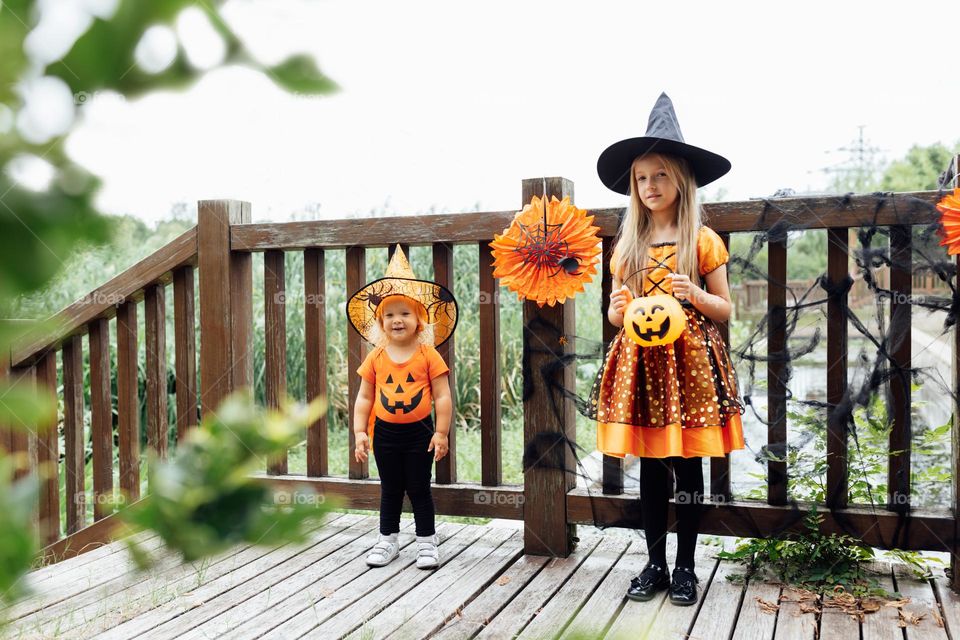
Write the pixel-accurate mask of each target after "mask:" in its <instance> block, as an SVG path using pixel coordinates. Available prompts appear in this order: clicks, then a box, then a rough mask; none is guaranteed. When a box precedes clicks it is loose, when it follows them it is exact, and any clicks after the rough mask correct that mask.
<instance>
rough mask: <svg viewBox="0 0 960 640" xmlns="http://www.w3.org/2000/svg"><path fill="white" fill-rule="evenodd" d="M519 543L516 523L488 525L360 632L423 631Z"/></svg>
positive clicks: (468, 595) (377, 635)
mask: <svg viewBox="0 0 960 640" xmlns="http://www.w3.org/2000/svg"><path fill="white" fill-rule="evenodd" d="M521 547H522V540H521V536H520V535H519V534H518V532H517V531H516V530H515V529H503V528H491V529H488V530H487V531H486V532H485V533H484V535H483V537H481V538H480V539H479V540H477V541H476V542H474V543H473V544H472V545H470V546H469V547H468V548H467V549H465V550H464V551H463V552H462V553H460V554H458V555H457V556H456V557H455V558H453V559H451V560H450V561H449V562H445V563H444V564H443V566H441V567H440V568H439V569H438V570H436V571H435V572H433V574H432V575H431V576H430V577H429V579H428V580H424V581H423V582H421V583H420V584H418V585H417V586H416V587H414V588H413V589H411V590H410V591H408V592H407V593H405V594H403V596H402V597H401V598H399V599H398V600H396V601H395V602H393V603H392V604H391V605H390V606H389V607H387V608H386V609H385V610H384V611H382V612H380V613H379V614H378V615H376V616H374V617H373V618H371V619H369V620H366V621H364V622H363V625H362V631H360V632H359V633H361V634H362V637H363V638H371V640H381V639H382V638H386V637H387V636H390V637H396V638H416V637H422V636H424V635H425V634H427V633H429V632H430V631H431V630H435V629H437V628H439V627H440V626H441V625H443V623H444V621H445V620H446V618H447V617H448V616H450V615H451V614H452V613H453V612H454V611H456V610H457V609H459V608H461V607H462V606H463V604H464V603H465V602H467V601H468V600H470V599H472V598H473V597H474V596H475V595H476V594H477V593H478V592H479V591H481V590H482V589H483V587H484V585H485V584H487V583H488V582H490V581H491V580H493V579H494V578H495V577H496V576H497V574H498V573H500V571H501V570H503V568H504V567H506V566H508V565H509V564H510V563H511V562H513V561H514V560H515V559H517V558H518V557H519V556H520V555H522V553H523V549H522V548H521ZM353 635H354V636H357V635H358V634H357V633H354V634H353Z"/></svg>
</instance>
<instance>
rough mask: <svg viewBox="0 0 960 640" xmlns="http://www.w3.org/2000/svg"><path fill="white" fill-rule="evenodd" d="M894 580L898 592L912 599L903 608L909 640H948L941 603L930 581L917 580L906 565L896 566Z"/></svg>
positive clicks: (905, 628)
mask: <svg viewBox="0 0 960 640" xmlns="http://www.w3.org/2000/svg"><path fill="white" fill-rule="evenodd" d="M893 579H894V583H895V586H896V589H897V591H898V592H900V594H901V595H902V596H904V597H905V598H910V602H908V603H907V604H905V605H903V607H902V608H901V611H903V616H904V618H906V620H905V623H906V626H905V627H904V630H905V631H906V634H907V640H948V636H947V630H946V628H944V625H943V616H942V614H941V613H940V603H939V602H937V595H936V592H935V591H934V587H933V585H932V584H931V583H930V581H929V580H917V579H916V578H914V577H913V575H912V574H911V573H910V572H909V570H908V569H907V567H906V566H904V565H894V567H893ZM938 620H939V622H938Z"/></svg>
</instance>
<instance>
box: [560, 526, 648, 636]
mask: <svg viewBox="0 0 960 640" xmlns="http://www.w3.org/2000/svg"><path fill="white" fill-rule="evenodd" d="M648 559H649V558H647V552H646V548H645V545H644V543H642V542H640V541H634V542H633V543H632V544H630V547H629V548H628V549H626V550H625V551H624V553H623V555H622V556H620V558H619V559H618V560H617V563H616V564H615V565H614V566H613V568H612V569H611V570H610V572H609V573H608V574H607V575H606V576H604V578H603V581H602V582H601V583H600V585H599V586H598V587H597V589H596V591H594V592H593V594H592V595H591V596H590V599H589V600H588V601H587V602H586V604H584V605H583V608H582V609H580V611H578V612H577V615H576V617H575V618H574V619H573V620H572V621H571V622H570V625H569V626H568V627H567V628H566V629H564V631H563V635H562V636H561V640H580V639H581V638H601V637H603V635H604V631H605V630H606V628H607V626H608V625H610V624H612V623H613V620H614V619H615V618H616V616H617V613H618V612H619V611H620V605H621V604H623V601H624V594H626V592H627V589H628V588H629V587H630V581H631V580H632V579H633V578H634V577H635V576H637V575H639V573H640V572H641V571H643V568H644V567H645V566H646V564H647V561H648ZM639 631H640V630H637V632H639Z"/></svg>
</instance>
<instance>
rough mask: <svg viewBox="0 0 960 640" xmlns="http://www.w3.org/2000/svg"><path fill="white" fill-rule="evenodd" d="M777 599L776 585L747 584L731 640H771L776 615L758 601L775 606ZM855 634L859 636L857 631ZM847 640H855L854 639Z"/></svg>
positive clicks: (762, 583)
mask: <svg viewBox="0 0 960 640" xmlns="http://www.w3.org/2000/svg"><path fill="white" fill-rule="evenodd" d="M779 598H780V587H779V586H778V585H775V584H770V583H769V582H764V581H763V580H751V581H750V582H748V583H747V589H746V592H745V593H744V594H743V604H742V605H741V606H740V615H739V616H738V617H737V626H736V629H734V631H733V636H732V638H731V640H771V638H773V632H774V629H775V628H776V626H777V614H776V613H775V612H771V611H767V610H766V609H764V607H762V606H761V602H760V601H761V600H762V601H763V602H766V603H769V604H771V605H774V606H775V605H776V604H777V601H778V600H779ZM857 633H858V635H859V631H858V632H857ZM849 640H855V638H850V639H849Z"/></svg>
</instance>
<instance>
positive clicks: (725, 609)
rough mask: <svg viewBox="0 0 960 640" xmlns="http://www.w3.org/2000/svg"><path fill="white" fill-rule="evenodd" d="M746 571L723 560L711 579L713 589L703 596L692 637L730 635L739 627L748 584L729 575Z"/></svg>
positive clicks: (723, 636) (721, 636) (724, 636)
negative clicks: (739, 581)
mask: <svg viewBox="0 0 960 640" xmlns="http://www.w3.org/2000/svg"><path fill="white" fill-rule="evenodd" d="M739 573H743V567H741V566H739V565H737V564H734V563H732V562H724V561H723V560H721V561H720V562H719V563H718V564H717V569H716V571H714V573H713V578H712V579H711V580H710V588H709V590H707V591H706V593H704V594H703V596H702V598H701V604H700V610H699V611H698V612H697V618H696V620H695V621H694V623H693V629H692V630H691V632H690V637H692V638H710V637H716V638H729V637H730V636H731V635H732V634H733V632H734V629H735V628H736V627H737V626H739V625H738V624H737V617H738V614H739V613H740V605H741V602H742V601H743V596H744V586H745V585H743V584H742V583H734V582H731V581H730V580H728V579H727V576H731V575H735V574H739Z"/></svg>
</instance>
